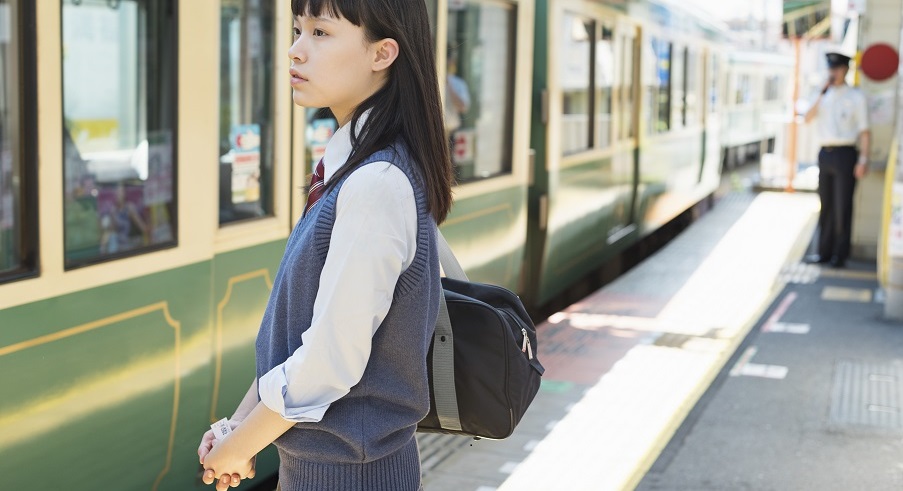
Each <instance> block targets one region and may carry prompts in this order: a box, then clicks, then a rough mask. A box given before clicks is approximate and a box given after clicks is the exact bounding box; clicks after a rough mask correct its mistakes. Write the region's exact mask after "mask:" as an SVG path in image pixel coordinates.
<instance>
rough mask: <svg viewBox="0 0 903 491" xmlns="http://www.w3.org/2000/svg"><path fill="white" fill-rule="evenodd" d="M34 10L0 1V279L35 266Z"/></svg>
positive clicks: (26, 272)
mask: <svg viewBox="0 0 903 491" xmlns="http://www.w3.org/2000/svg"><path fill="white" fill-rule="evenodd" d="M33 9H34V6H33V4H32V3H31V2H20V1H15V0H13V1H10V0H0V34H2V35H0V282H2V281H9V280H13V279H16V278H20V277H22V276H26V275H29V274H31V273H33V272H34V271H35V269H36V267H37V264H36V240H35V238H36V232H37V217H36V211H37V210H36V206H35V204H36V201H37V200H36V193H35V179H34V177H35V175H34V174H35V170H36V169H37V166H36V165H34V162H33V159H34V149H35V141H34V135H35V128H34V123H35V119H34V116H35V107H36V105H35V103H34V92H33V89H34V87H35V77H34V51H33V49H34V41H35V40H34V34H33V28H32V29H28V28H25V26H28V25H29V24H30V23H31V22H30V19H31V16H32V13H33Z"/></svg>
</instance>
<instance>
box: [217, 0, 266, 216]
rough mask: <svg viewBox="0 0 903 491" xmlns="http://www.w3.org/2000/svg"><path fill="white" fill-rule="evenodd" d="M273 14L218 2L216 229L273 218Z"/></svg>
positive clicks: (253, 3)
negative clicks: (217, 184) (218, 86)
mask: <svg viewBox="0 0 903 491" xmlns="http://www.w3.org/2000/svg"><path fill="white" fill-rule="evenodd" d="M274 9H275V7H274V5H273V2H270V1H262V0H229V1H225V2H223V3H222V7H221V11H220V74H219V75H220V77H219V80H220V93H219V97H220V106H219V111H220V117H219V221H220V224H226V223H231V222H236V221H239V220H247V219H252V218H259V217H264V216H269V215H272V213H273V153H274V150H275V147H274V136H273V133H274V131H273V96H274V94H273V92H274V91H273V87H274V80H273V73H274V71H273V60H274V55H275V54H274V49H273V48H274V41H275V34H274Z"/></svg>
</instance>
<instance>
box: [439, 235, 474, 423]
mask: <svg viewBox="0 0 903 491" xmlns="http://www.w3.org/2000/svg"><path fill="white" fill-rule="evenodd" d="M436 243H437V245H438V248H439V264H440V265H441V266H442V270H443V271H444V272H445V275H446V276H447V277H449V278H452V279H456V280H461V281H467V275H466V274H465V273H464V268H462V267H461V264H460V263H459V262H458V259H457V258H456V257H455V254H454V253H453V252H452V250H451V247H450V246H449V245H448V242H447V241H446V240H445V237H443V236H442V232H441V231H440V230H439V227H438V226H437V227H436ZM454 339H455V338H454V333H453V332H452V325H451V317H449V315H448V304H447V303H446V302H445V292H444V291H442V294H441V296H440V297H439V316H438V317H437V318H436V327H435V330H434V331H433V400H434V401H436V416H438V418H439V426H441V427H442V428H443V429H446V430H454V431H461V417H460V415H459V414H458V396H457V393H456V391H455V340H454Z"/></svg>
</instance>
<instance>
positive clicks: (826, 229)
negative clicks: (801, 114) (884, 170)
mask: <svg viewBox="0 0 903 491" xmlns="http://www.w3.org/2000/svg"><path fill="white" fill-rule="evenodd" d="M827 57H828V70H829V74H830V76H829V78H828V83H827V84H826V85H825V88H824V90H822V93H821V95H820V96H819V97H818V99H817V100H816V101H815V103H814V104H813V105H812V108H811V109H809V112H808V113H806V122H807V123H808V122H810V121H812V120H815V122H816V125H817V130H818V138H819V142H820V144H821V151H820V152H819V153H818V171H819V173H818V196H819V198H820V199H821V213H820V214H819V217H818V226H819V230H820V232H819V239H818V254H816V255H814V256H810V257H808V258H806V259H807V262H809V263H817V264H823V263H831V266H833V267H835V268H842V267H844V266H845V265H846V260H847V258H848V257H849V255H850V233H851V231H852V221H853V191H854V189H855V188H856V180H857V179H861V178H862V177H863V176H864V175H865V174H866V171H867V170H868V154H869V129H868V108H867V105H866V99H865V95H863V94H862V92H860V91H859V89H856V88H853V87H850V86H849V85H847V84H846V82H845V81H844V79H845V78H846V75H847V72H849V70H850V57H848V56H845V55H842V54H840V53H828V54H827ZM857 142H858V150H857Z"/></svg>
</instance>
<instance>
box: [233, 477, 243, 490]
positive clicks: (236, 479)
mask: <svg viewBox="0 0 903 491" xmlns="http://www.w3.org/2000/svg"><path fill="white" fill-rule="evenodd" d="M239 484H241V477H239V475H238V474H232V487H233V488H237V487H238V485H239Z"/></svg>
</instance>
